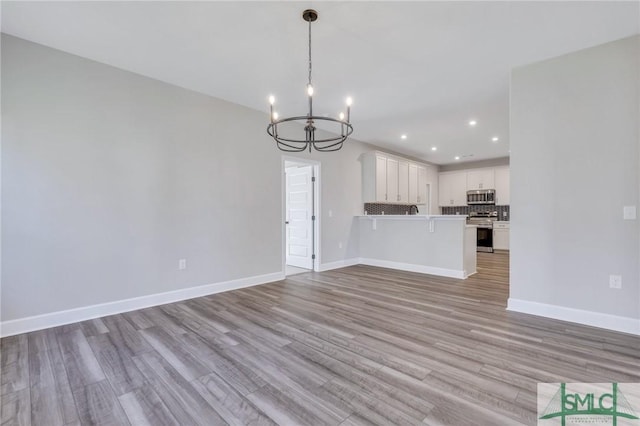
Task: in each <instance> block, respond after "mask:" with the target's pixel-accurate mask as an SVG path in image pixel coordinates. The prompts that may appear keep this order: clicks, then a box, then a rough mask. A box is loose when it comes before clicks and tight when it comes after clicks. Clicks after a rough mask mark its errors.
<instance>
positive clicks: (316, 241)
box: [280, 155, 322, 274]
mask: <svg viewBox="0 0 640 426" xmlns="http://www.w3.org/2000/svg"><path fill="white" fill-rule="evenodd" d="M287 161H290V162H292V163H300V164H304V165H306V166H311V169H312V170H313V176H314V177H315V185H314V186H313V213H312V214H313V215H314V216H315V217H316V220H315V221H314V223H313V227H312V228H313V252H314V253H315V259H314V260H313V269H312V270H313V271H319V270H320V265H321V261H320V259H321V256H320V246H321V244H320V235H321V234H320V229H321V225H320V219H321V215H320V212H321V211H322V209H321V208H320V201H321V199H322V197H321V194H322V185H321V174H320V166H321V163H320V162H319V161H314V160H308V159H306V158H298V157H293V156H289V155H283V156H282V157H281V162H280V197H281V209H280V212H281V214H280V216H281V220H280V234H281V236H282V240H281V247H280V254H281V256H282V274H286V268H287V253H286V249H287V241H286V238H287V228H286V225H285V221H286V220H287V184H286V176H285V173H286V171H285V164H286V162H287Z"/></svg>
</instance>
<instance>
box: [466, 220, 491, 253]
mask: <svg viewBox="0 0 640 426" xmlns="http://www.w3.org/2000/svg"><path fill="white" fill-rule="evenodd" d="M497 219H498V212H497V211H494V212H471V213H469V217H468V218H467V223H469V224H470V225H476V226H477V227H478V239H477V247H478V248H477V251H482V252H487V253H493V222H495V221H496V220H497Z"/></svg>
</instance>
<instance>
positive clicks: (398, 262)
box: [357, 215, 477, 278]
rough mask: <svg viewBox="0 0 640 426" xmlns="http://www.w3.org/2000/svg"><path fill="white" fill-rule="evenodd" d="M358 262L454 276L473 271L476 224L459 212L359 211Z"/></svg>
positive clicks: (467, 274) (470, 273)
mask: <svg viewBox="0 0 640 426" xmlns="http://www.w3.org/2000/svg"><path fill="white" fill-rule="evenodd" d="M357 217H358V218H359V219H360V220H359V221H358V222H359V223H358V225H359V242H360V256H361V258H360V263H362V264H365V265H372V266H380V267H384V268H392V269H400V270H404V271H411V272H420V273H425V274H432V275H440V276H445V277H453V278H466V277H468V276H469V275H472V274H474V273H475V272H476V238H477V237H476V229H475V228H476V226H475V225H467V222H466V216H462V215H360V216H357Z"/></svg>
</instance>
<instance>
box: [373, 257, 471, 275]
mask: <svg viewBox="0 0 640 426" xmlns="http://www.w3.org/2000/svg"><path fill="white" fill-rule="evenodd" d="M360 263H361V264H363V265H369V266H379V267H381V268H390V269H398V270H401V271H408V272H419V273H421V274H430V275H439V276H442V277H451V278H460V279H464V278H465V272H464V271H463V270H456V269H446V268H437V267H435V266H427V265H416V264H413V263H402V262H393V261H390V260H380V259H369V258H362V257H361V258H360Z"/></svg>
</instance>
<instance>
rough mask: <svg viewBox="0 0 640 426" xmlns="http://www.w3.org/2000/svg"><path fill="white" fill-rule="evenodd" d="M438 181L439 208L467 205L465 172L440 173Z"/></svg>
mask: <svg viewBox="0 0 640 426" xmlns="http://www.w3.org/2000/svg"><path fill="white" fill-rule="evenodd" d="M438 180H439V185H438V204H439V205H440V207H448V206H466V205H467V172H446V173H440V175H439V178H438Z"/></svg>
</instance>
